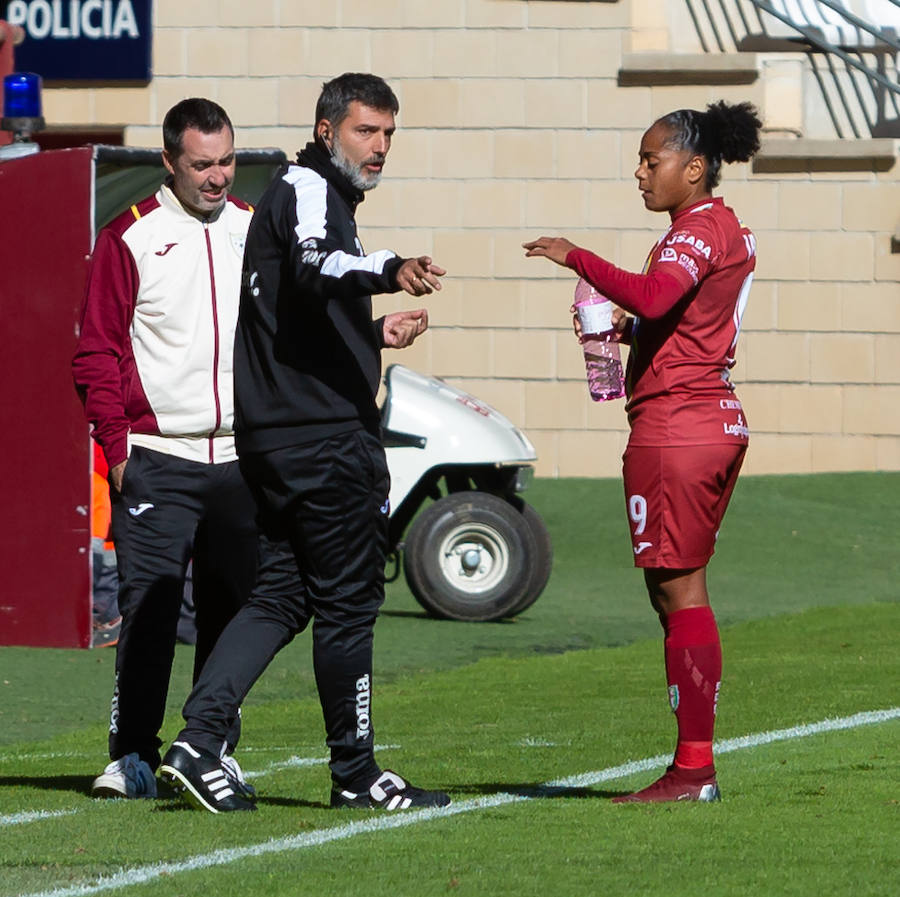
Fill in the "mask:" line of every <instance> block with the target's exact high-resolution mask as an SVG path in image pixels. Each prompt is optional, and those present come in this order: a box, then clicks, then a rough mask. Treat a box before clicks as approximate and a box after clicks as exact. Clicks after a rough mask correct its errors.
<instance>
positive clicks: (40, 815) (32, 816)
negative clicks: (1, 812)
mask: <svg viewBox="0 0 900 897" xmlns="http://www.w3.org/2000/svg"><path fill="white" fill-rule="evenodd" d="M77 812H78V810H74V809H73V810H29V811H28V812H25V813H11V814H10V815H9V816H0V825H21V824H22V823H23V822H34V821H35V820H38V819H53V818H54V817H56V816H72V815H74V814H75V813H77Z"/></svg>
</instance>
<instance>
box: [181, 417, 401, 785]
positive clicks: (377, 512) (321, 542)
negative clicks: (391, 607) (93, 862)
mask: <svg viewBox="0 0 900 897" xmlns="http://www.w3.org/2000/svg"><path fill="white" fill-rule="evenodd" d="M241 468H242V470H243V471H244V476H245V478H246V479H247V482H248V483H249V484H250V487H251V489H252V490H253V492H254V495H255V497H256V499H257V502H258V505H259V518H258V522H259V527H260V543H259V544H260V549H259V575H258V578H257V583H256V586H255V587H254V589H253V593H252V595H251V598H250V601H249V602H248V603H247V604H246V605H245V606H244V607H243V608H242V609H241V611H240V612H239V613H238V614H237V616H236V617H235V618H234V619H233V620H232V621H231V623H230V624H229V625H228V627H227V628H226V630H225V632H224V633H222V637H221V638H220V639H219V642H218V644H217V645H216V648H215V650H214V651H213V653H212V655H211V656H210V659H209V661H208V663H207V665H206V667H205V668H204V670H203V673H202V674H201V676H200V679H199V680H198V682H197V685H196V686H195V688H194V691H193V692H192V693H191V696H190V697H189V698H188V701H187V703H186V704H185V707H184V718H185V720H186V722H187V725H186V726H185V728H184V729H183V730H182V732H181V734H180V736H179V738H183V739H184V740H186V741H188V742H189V743H191V744H194V745H196V746H198V747H202V748H205V749H206V750H214V749H215V746H216V745H217V744H219V743H221V741H222V737H223V733H224V732H225V731H226V730H227V728H228V726H229V725H230V724H231V722H232V721H233V719H234V716H235V713H236V711H237V708H238V707H239V706H240V704H241V702H242V701H243V699H244V697H245V696H246V694H247V692H248V691H249V690H250V687H251V686H252V685H253V683H254V682H255V681H256V679H257V678H258V677H259V676H260V675H261V674H262V672H263V670H265V668H266V667H267V666H268V664H269V662H270V661H271V660H272V658H273V657H274V656H275V654H277V653H278V651H279V650H280V649H281V648H282V647H284V645H286V644H287V643H288V642H289V641H291V639H292V638H293V637H294V636H295V635H296V634H297V633H298V632H301V631H302V630H303V629H305V628H306V626H307V624H308V623H309V622H310V620H313V621H314V622H313V660H314V665H315V673H316V684H317V686H318V690H319V698H320V700H321V703H322V711H323V714H324V717H325V730H326V736H327V742H328V745H329V747H330V749H331V774H332V778H333V780H334V781H335V782H336V783H337V784H339V785H341V786H342V787H347V788H359V787H361V786H362V785H363V784H368V782H369V781H371V779H372V778H374V776H375V775H376V774H377V772H378V767H377V765H376V764H375V756H374V735H373V729H372V723H371V715H370V704H371V694H372V632H373V628H374V624H375V618H376V616H377V615H378V609H379V608H380V607H381V603H382V601H383V600H384V562H385V553H386V550H387V523H388V506H387V498H388V490H389V478H388V471H387V462H386V460H385V456H384V449H383V447H382V445H381V441H380V440H379V439H378V437H377V436H374V435H373V434H371V433H369V432H367V431H365V430H356V431H353V432H350V433H344V434H341V435H339V436H334V437H331V438H327V439H324V440H322V441H320V442H317V443H311V444H307V445H298V446H291V447H289V448H284V449H279V450H277V451H272V452H266V453H260V454H243V455H242V456H241Z"/></svg>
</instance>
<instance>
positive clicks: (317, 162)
mask: <svg viewBox="0 0 900 897" xmlns="http://www.w3.org/2000/svg"><path fill="white" fill-rule="evenodd" d="M297 164H298V165H302V166H303V167H304V168H311V169H312V170H313V171H315V172H316V173H317V174H320V175H322V177H323V178H325V180H326V181H328V183H329V184H331V185H332V186H333V187H334V188H335V190H337V191H338V193H340V194H341V195H342V196H343V197H344V199H346V200H347V202H348V203H349V204H350V207H351V208H353V209H355V208H356V207H357V206H358V205H359V204H360V203H361V202H362V201H363V200H364V199H365V198H366V194H365V193H363V191H362V190H360V189H359V188H357V187H354V186H353V184H351V183H350V181H349V179H348V178H347V176H346V175H345V174H344V173H343V172H342V171H340V170H339V169H338V167H337V166H336V165H335V164H334V162H332V161H331V156H330V155H329V154H328V151H327V150H326V149H325V148H324V147H323V146H322V145H321V144H320V143H319V142H318V141H315V142H313V141H310V142H309V143H307V144H306V146H305V147H304V148H303V149H302V150H300V152H299V153H297Z"/></svg>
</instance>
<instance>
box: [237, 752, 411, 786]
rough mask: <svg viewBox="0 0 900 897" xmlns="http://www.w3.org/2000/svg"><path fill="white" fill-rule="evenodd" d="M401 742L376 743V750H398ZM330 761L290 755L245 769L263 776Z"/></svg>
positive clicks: (254, 775) (251, 774)
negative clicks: (256, 767)
mask: <svg viewBox="0 0 900 897" xmlns="http://www.w3.org/2000/svg"><path fill="white" fill-rule="evenodd" d="M399 748H400V745H399V744H376V745H375V751H376V752H381V751H396V750H399ZM326 763H328V757H288V758H287V760H276V761H275V762H274V763H270V764H269V765H268V766H266V767H265V768H264V769H259V770H253V771H249V770H248V771H245V772H244V777H245V778H248V779H250V778H254V779H256V778H262V777H263V776H267V775H269V773H272V772H278V770H280V769H295V768H297V767H304V766H324V765H325V764H326Z"/></svg>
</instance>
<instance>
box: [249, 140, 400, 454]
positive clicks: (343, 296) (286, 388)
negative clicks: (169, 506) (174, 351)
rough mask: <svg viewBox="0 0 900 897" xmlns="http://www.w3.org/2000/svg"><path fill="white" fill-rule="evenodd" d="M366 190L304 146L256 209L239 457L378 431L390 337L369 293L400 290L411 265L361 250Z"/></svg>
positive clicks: (322, 153)
mask: <svg viewBox="0 0 900 897" xmlns="http://www.w3.org/2000/svg"><path fill="white" fill-rule="evenodd" d="M363 196H364V195H363V193H362V191H360V190H358V189H356V187H354V186H353V185H352V184H351V183H350V182H349V180H348V179H347V178H346V177H345V176H344V175H343V174H342V173H341V172H340V171H338V169H337V168H336V167H335V166H334V164H333V163H332V161H331V159H330V157H329V155H328V153H327V151H326V150H325V149H323V148H322V146H321V145H320V144H318V143H309V144H307V145H306V148H305V149H304V150H303V151H302V152H300V153H299V154H298V155H297V162H296V164H288V165H286V166H284V167H283V168H282V169H281V170H280V171H279V172H278V174H277V175H276V177H275V179H274V180H273V182H272V183H271V184H270V185H269V187H268V189H267V190H266V192H265V193H264V194H263V196H262V199H261V200H260V202H259V205H258V206H257V208H256V210H255V212H254V215H253V220H252V222H251V224H250V230H249V232H248V234H247V243H246V247H245V250H244V268H243V276H242V286H241V303H240V313H239V316H238V325H237V334H236V338H235V350H234V351H235V358H234V390H235V439H236V442H237V447H238V451H239V452H242V453H243V452H267V451H272V450H274V449H279V448H283V447H286V446H289V445H295V444H301V443H306V442H312V441H317V440H319V439H322V438H327V437H328V436H331V435H335V434H338V433H343V432H348V431H350V430H353V429H357V428H359V427H364V428H366V429H368V430H370V431H372V432H378V427H379V421H378V408H377V406H376V403H375V394H376V392H377V390H378V384H379V380H380V377H381V348H382V343H383V337H382V321H381V319H379V320H378V321H373V320H372V299H371V296H372V294H373V293H393V292H397V291H398V289H399V287H398V286H397V272H398V270H399V268H400V266H401V265H402V264H403V261H404V260H403V259H402V258H399V257H398V256H397V255H395V254H394V253H393V252H390V251H388V250H383V251H380V252H375V253H372V254H371V255H366V254H365V253H364V251H363V248H362V245H361V244H360V242H359V238H358V237H357V234H356V221H355V218H354V215H355V212H356V207H357V205H358V204H359V203H360V202H362V200H363Z"/></svg>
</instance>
